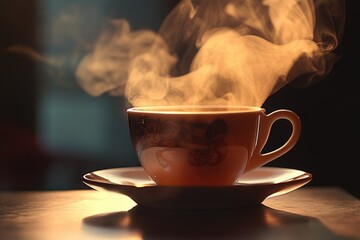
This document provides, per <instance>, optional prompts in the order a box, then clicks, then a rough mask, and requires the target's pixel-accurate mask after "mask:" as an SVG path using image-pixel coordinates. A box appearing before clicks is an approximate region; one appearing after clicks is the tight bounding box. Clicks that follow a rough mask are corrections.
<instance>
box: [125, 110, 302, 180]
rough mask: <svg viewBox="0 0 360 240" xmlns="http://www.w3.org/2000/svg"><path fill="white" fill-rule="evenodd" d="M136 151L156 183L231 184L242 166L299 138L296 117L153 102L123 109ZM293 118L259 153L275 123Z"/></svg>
mask: <svg viewBox="0 0 360 240" xmlns="http://www.w3.org/2000/svg"><path fill="white" fill-rule="evenodd" d="M127 117H128V122H129V129H130V135H131V139H132V143H133V146H134V148H135V151H136V154H137V157H138V158H139V160H140V163H141V165H142V167H143V168H144V170H145V172H146V173H147V174H148V175H149V177H150V178H151V179H152V180H153V181H154V182H155V183H156V184H157V185H170V186H223V185H233V184H235V183H236V181H237V180H238V179H239V178H240V177H241V176H242V175H243V174H244V173H246V172H248V171H251V170H252V169H255V168H257V167H260V166H263V165H264V164H266V163H268V162H270V161H272V160H274V159H276V158H278V157H280V156H282V155H283V154H285V153H286V152H288V151H289V150H290V149H291V148H292V147H293V146H294V145H295V144H296V142H297V141H298V139H299V136H300V132H301V122H300V119H299V117H298V116H297V115H296V114H295V113H294V112H292V111H290V110H285V109H281V110H277V111H274V112H272V113H270V114H266V113H265V109H263V108H258V107H250V106H171V107H167V106H155V107H133V108H129V109H128V110H127ZM279 119H285V120H288V121H289V122H290V123H291V124H292V133H291V135H290V137H289V139H288V141H287V142H286V143H284V144H283V145H282V146H281V147H279V148H278V149H275V150H273V151H271V152H268V153H262V149H263V147H264V146H265V144H266V142H267V139H268V137H269V133H270V130H271V127H272V125H273V123H274V122H275V121H277V120H279Z"/></svg>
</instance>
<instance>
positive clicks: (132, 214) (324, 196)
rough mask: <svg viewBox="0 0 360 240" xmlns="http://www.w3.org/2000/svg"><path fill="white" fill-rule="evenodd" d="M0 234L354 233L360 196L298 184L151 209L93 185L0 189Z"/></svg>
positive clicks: (5, 239)
mask: <svg viewBox="0 0 360 240" xmlns="http://www.w3.org/2000/svg"><path fill="white" fill-rule="evenodd" d="M0 239H1V240H17V239H21V240H23V239H24V240H25V239H26V240H42V239H47V240H57V239H65V240H70V239H89V240H91V239H267V240H268V239H274V240H275V239H276V240H279V239H285V240H292V239H302V240H303V239H307V240H308V239H316V240H319V239H326V240H329V239H360V200H359V199H357V198H355V197H354V196H352V195H350V194H349V193H347V192H345V191H344V190H342V189H341V188H337V187H302V188H300V189H297V190H295V191H293V192H291V193H287V194H285V195H282V196H278V197H273V198H269V199H267V200H265V201H264V202H263V204H261V205H260V206H258V207H251V208H239V209H223V210H221V209H217V210H157V209H151V208H143V207H139V206H137V205H136V204H135V203H134V202H133V201H132V200H131V199H129V198H128V197H126V196H124V195H120V194H114V193H104V192H98V191H95V190H70V191H38V192H32V191H27V192H0Z"/></svg>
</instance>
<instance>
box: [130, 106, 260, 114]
mask: <svg viewBox="0 0 360 240" xmlns="http://www.w3.org/2000/svg"><path fill="white" fill-rule="evenodd" d="M259 111H264V109H263V108H260V107H255V106H201V105H194V106H147V107H132V108H129V109H128V110H127V112H137V113H145V112H146V113H164V114H194V113H197V114H198V113H200V114H201V113H204V114H211V113H215V114H223V113H233V112H244V113H247V112H259Z"/></svg>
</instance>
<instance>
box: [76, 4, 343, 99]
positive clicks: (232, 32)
mask: <svg viewBox="0 0 360 240" xmlns="http://www.w3.org/2000/svg"><path fill="white" fill-rule="evenodd" d="M343 23H344V3H343V2H342V1H341V0H327V1H325V0H323V1H319V0H317V1H312V0H287V1H283V0H262V1H252V0H212V1H209V0H199V1H189V0H183V1H181V2H180V3H179V4H178V5H177V6H176V7H175V8H174V9H173V10H172V11H171V12H170V13H169V15H168V16H167V17H166V19H165V21H164V22H163V24H162V26H161V28H160V30H159V32H158V33H156V32H153V31H150V30H138V31H132V30H131V27H130V25H129V23H128V22H127V21H126V20H124V19H122V20H113V21H111V22H110V23H109V26H108V28H106V29H105V30H104V31H103V33H102V34H101V36H100V37H99V39H98V41H97V43H96V45H95V47H94V49H93V51H92V52H91V53H89V54H88V55H87V56H85V58H84V59H83V60H82V61H81V63H80V65H79V68H78V70H77V78H78V81H79V84H80V85H81V86H82V87H83V89H84V90H85V91H86V92H88V93H89V94H90V95H93V96H99V95H101V94H104V93H106V92H108V93H110V94H111V95H114V96H116V95H124V96H125V97H126V98H127V100H128V101H129V102H130V103H131V104H132V105H134V106H146V105H182V104H183V105H205V104H207V105H217V104H222V105H224V104H225V105H226V104H228V105H253V106H261V105H262V104H263V103H264V102H265V100H266V99H267V98H268V97H269V96H270V95H272V94H273V93H275V92H276V91H278V90H279V89H280V88H282V87H284V86H285V85H286V84H289V83H290V82H292V81H294V80H298V81H299V79H301V84H304V85H306V84H311V83H313V82H314V81H316V80H319V79H322V78H324V77H325V76H326V75H327V74H328V73H329V72H330V71H331V68H332V66H333V64H334V63H335V62H336V60H337V55H336V54H335V53H334V51H335V49H336V48H337V46H338V44H339V41H340V38H341V35H342V31H343Z"/></svg>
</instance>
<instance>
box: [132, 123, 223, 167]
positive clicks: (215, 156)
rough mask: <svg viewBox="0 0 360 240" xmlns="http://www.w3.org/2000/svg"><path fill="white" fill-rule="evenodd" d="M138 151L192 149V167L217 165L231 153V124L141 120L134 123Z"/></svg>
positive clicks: (190, 161)
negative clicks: (228, 146) (227, 139)
mask: <svg viewBox="0 0 360 240" xmlns="http://www.w3.org/2000/svg"><path fill="white" fill-rule="evenodd" d="M130 128H132V130H133V132H134V139H133V141H135V142H134V143H135V145H136V146H137V150H138V151H139V152H142V151H143V150H145V149H146V148H150V147H158V146H162V147H169V148H177V147H179V148H181V147H184V148H186V149H190V150H189V159H188V163H189V164H190V165H191V166H204V165H216V164H218V163H219V162H220V161H221V160H222V159H224V155H226V154H227V151H226V148H225V147H223V146H225V145H226V143H225V136H226V134H227V131H228V127H227V124H226V122H225V121H224V120H222V119H216V120H214V121H212V122H210V123H206V122H199V121H194V122H184V121H176V120H160V119H155V118H149V117H139V118H137V119H136V120H135V121H132V122H131V123H130Z"/></svg>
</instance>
